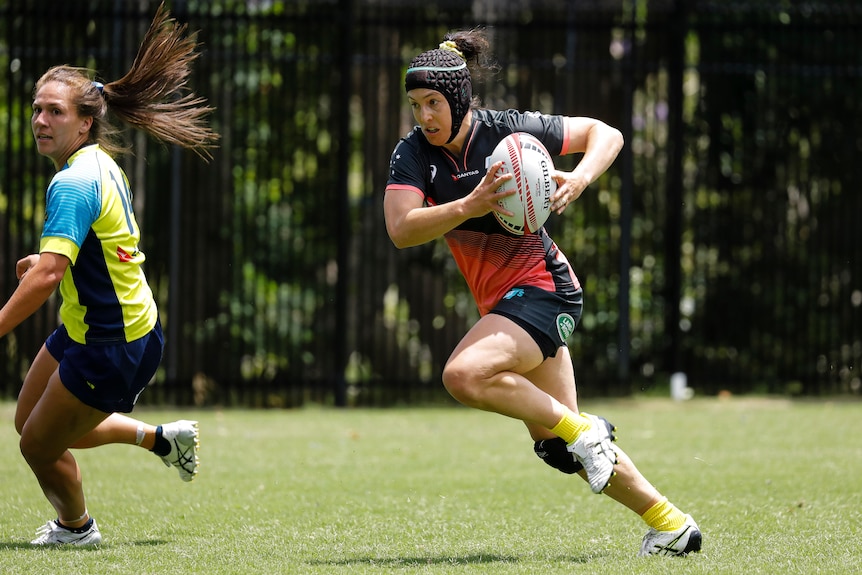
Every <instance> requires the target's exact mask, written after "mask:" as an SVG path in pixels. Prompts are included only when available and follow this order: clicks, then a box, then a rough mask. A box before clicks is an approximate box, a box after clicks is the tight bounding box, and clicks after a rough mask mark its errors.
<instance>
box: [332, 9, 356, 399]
mask: <svg viewBox="0 0 862 575" xmlns="http://www.w3.org/2000/svg"><path fill="white" fill-rule="evenodd" d="M339 4H340V5H341V9H340V10H339V13H340V14H339V15H340V18H339V25H340V26H341V28H342V30H341V34H340V37H341V41H342V44H341V50H340V52H339V58H340V60H341V62H340V64H341V65H340V66H339V75H338V79H339V81H338V82H336V84H337V85H338V87H339V88H340V89H339V90H338V91H337V92H336V93H337V94H338V97H337V101H338V105H337V109H338V114H337V116H336V117H337V118H339V119H340V128H339V134H338V160H337V172H338V173H339V174H341V177H340V178H339V181H338V203H339V205H338V210H337V211H336V214H337V215H336V229H337V230H338V232H337V233H338V248H337V249H338V255H337V262H338V282H337V284H336V286H335V317H336V318H341V319H337V320H336V321H345V320H344V319H343V318H346V317H347V313H348V312H347V310H348V309H349V306H348V305H347V298H348V289H347V280H348V278H349V277H350V273H349V270H348V266H349V265H350V261H349V257H348V246H349V240H350V234H351V232H352V226H351V225H350V198H349V195H348V194H349V190H348V174H349V172H350V87H351V85H352V82H351V81H350V78H351V72H352V66H351V64H352V51H351V47H352V44H353V33H352V30H353V0H340V2H339ZM347 337H348V333H347V329H339V326H338V325H336V326H335V367H334V371H333V389H332V391H333V393H334V395H335V405H336V406H337V407H345V406H346V405H347V381H346V380H345V379H344V378H345V374H346V372H347Z"/></svg>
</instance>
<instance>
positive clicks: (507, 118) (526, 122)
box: [500, 110, 568, 156]
mask: <svg viewBox="0 0 862 575" xmlns="http://www.w3.org/2000/svg"><path fill="white" fill-rule="evenodd" d="M500 114H501V119H502V120H503V121H504V122H505V123H506V124H508V125H509V127H510V128H511V129H512V131H513V132H527V133H528V134H532V135H534V136H536V137H537V138H538V139H539V140H540V141H541V142H542V143H543V144H544V145H545V148H547V150H548V152H549V153H550V154H551V155H552V156H561V155H564V154H566V153H567V152H568V132H567V130H566V118H565V116H556V115H551V114H542V113H540V112H519V111H517V110H506V111H505V112H500Z"/></svg>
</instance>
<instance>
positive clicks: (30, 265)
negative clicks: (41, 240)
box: [0, 252, 69, 337]
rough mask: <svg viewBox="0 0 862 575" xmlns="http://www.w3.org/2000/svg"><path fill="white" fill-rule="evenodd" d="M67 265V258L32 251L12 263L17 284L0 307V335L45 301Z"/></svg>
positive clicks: (61, 277) (7, 331)
mask: <svg viewBox="0 0 862 575" xmlns="http://www.w3.org/2000/svg"><path fill="white" fill-rule="evenodd" d="M68 267H69V258H67V257H66V256H64V255H60V254H54V253H51V252H43V253H42V254H40V255H37V254H32V255H29V256H27V257H25V258H22V259H21V260H19V261H18V264H17V265H16V266H15V275H16V276H17V277H18V280H19V283H18V287H17V288H16V289H15V292H14V293H13V294H12V297H10V298H9V301H7V302H6V305H4V306H3V308H2V309H0V337H2V336H4V335H6V334H7V333H9V332H10V331H12V330H13V329H15V328H16V327H17V326H18V325H19V324H20V323H21V322H22V321H24V320H25V319H27V318H28V317H30V316H31V315H32V314H33V313H34V312H35V311H36V310H37V309H39V308H40V307H42V304H44V303H45V302H46V301H48V298H49V297H51V294H52V293H54V291H55V290H56V289H57V286H58V285H59V284H60V280H62V279H63V275H64V274H65V273H66V268H68Z"/></svg>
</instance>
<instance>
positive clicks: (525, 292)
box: [489, 286, 584, 359]
mask: <svg viewBox="0 0 862 575" xmlns="http://www.w3.org/2000/svg"><path fill="white" fill-rule="evenodd" d="M583 307H584V292H583V290H581V289H578V290H577V291H575V292H572V293H570V294H559V293H554V292H549V291H545V290H543V289H541V288H537V287H535V286H519V287H514V288H512V289H510V290H509V291H508V292H507V293H506V295H504V296H503V299H501V300H500V301H499V303H497V305H496V306H495V307H494V309H492V310H491V311H490V312H489V313H496V314H498V315H502V316H504V317H507V318H509V319H510V320H512V321H513V322H515V323H516V324H518V325H519V326H521V328H523V329H524V331H526V332H527V333H528V334H530V337H532V338H533V341H535V342H536V343H537V344H538V345H539V348H540V349H541V350H542V356H543V357H544V358H545V359H548V358H549V357H555V356H556V355H557V350H558V349H559V348H560V347H561V346H564V345H566V340H567V339H568V338H569V336H570V335H572V332H574V331H575V328H576V327H578V322H579V321H580V320H581V311H582V309H583Z"/></svg>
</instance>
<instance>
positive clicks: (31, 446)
mask: <svg viewBox="0 0 862 575" xmlns="http://www.w3.org/2000/svg"><path fill="white" fill-rule="evenodd" d="M109 415H110V414H108V413H105V412H104V411H100V410H98V409H95V408H93V407H90V406H89V405H86V404H84V403H83V402H81V400H80V399H78V398H77V397H75V396H74V395H72V393H71V392H70V391H69V390H68V389H66V386H64V385H63V382H62V381H60V375H59V374H58V373H57V372H56V371H55V372H54V373H53V374H52V375H51V376H50V377H49V378H48V383H47V385H46V386H45V389H44V391H43V393H42V395H41V397H40V398H39V400H38V401H37V402H36V404H35V405H34V406H33V409H32V410H31V411H30V415H29V417H27V420H26V421H25V423H24V425H23V428H22V429H21V452H22V453H23V454H24V456H25V457H26V458H27V460H28V461H29V462H31V463H32V462H33V461H55V460H56V459H58V458H59V457H60V456H61V455H62V454H63V453H64V452H65V451H66V450H67V449H68V448H69V447H70V446H72V445H73V444H74V443H75V442H76V441H78V440H79V439H81V438H82V437H83V436H84V435H86V434H87V433H89V432H90V431H92V430H93V429H95V428H96V426H98V425H99V423H101V422H102V421H104V420H105V418H107V417H108V416H109Z"/></svg>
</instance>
